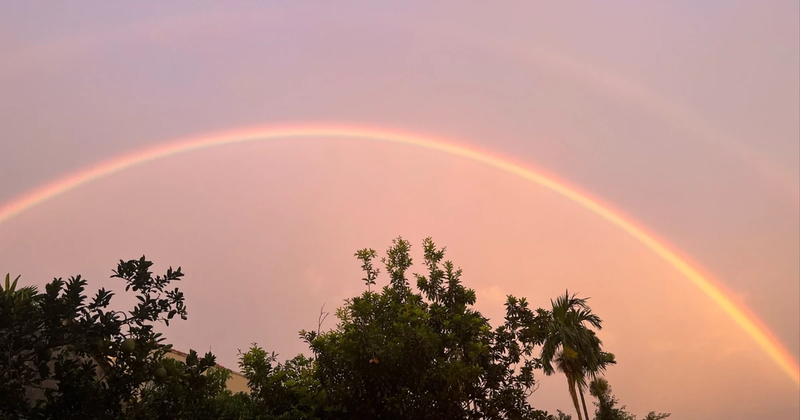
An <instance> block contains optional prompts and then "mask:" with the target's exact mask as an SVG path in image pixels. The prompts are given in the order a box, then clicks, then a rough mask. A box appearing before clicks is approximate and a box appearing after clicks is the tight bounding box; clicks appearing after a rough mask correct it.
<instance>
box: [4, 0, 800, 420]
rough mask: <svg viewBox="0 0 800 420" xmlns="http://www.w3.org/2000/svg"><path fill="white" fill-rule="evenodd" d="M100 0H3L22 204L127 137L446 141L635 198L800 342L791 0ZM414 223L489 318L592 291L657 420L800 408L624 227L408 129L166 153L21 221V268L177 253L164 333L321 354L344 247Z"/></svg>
mask: <svg viewBox="0 0 800 420" xmlns="http://www.w3.org/2000/svg"><path fill="white" fill-rule="evenodd" d="M439 4H442V3H439ZM85 6H86V7H83V6H79V5H71V6H70V7H69V8H68V9H69V10H67V9H65V10H63V11H62V12H61V13H56V12H58V10H55V9H58V7H60V6H54V7H55V9H54V10H53V13H52V14H48V15H42V14H41V13H37V11H36V10H33V9H29V7H30V6H26V5H23V4H19V5H14V6H10V5H3V6H0V16H2V17H0V28H2V29H0V39H2V40H3V41H2V43H0V53H2V54H3V56H4V57H7V59H6V61H7V62H8V63H11V65H10V66H7V67H5V66H4V68H0V90H2V91H3V92H4V95H2V97H0V105H2V107H3V113H0V138H3V139H4V140H3V141H2V142H0V202H7V201H9V200H11V199H13V198H14V197H15V196H17V195H19V194H22V193H23V192H25V191H28V190H30V189H32V188H35V187H36V186H37V185H39V184H41V183H43V182H46V181H48V180H52V179H55V178H57V177H59V176H62V175H64V174H66V173H69V172H72V171H75V170H78V169H80V168H81V167H84V166H86V165H89V164H91V163H95V162H97V161H99V160H102V159H106V158H110V157H112V156H115V155H119V154H123V153H125V152H126V151H131V150H136V149H140V148H142V147H146V146H150V145H154V144H156V143H158V142H163V141H166V140H169V139H173V138H178V137H181V138H182V137H187V136H191V135H196V134H201V133H206V132H210V131H218V130H224V129H231V128H236V127H242V126H251V125H254V124H280V123H292V122H298V121H308V122H346V123H351V124H364V125H369V126H373V127H387V128H398V129H403V130H404V131H413V132H419V133H424V134H430V135H441V136H445V137H448V138H451V139H454V140H457V141H459V142H460V143H462V144H465V145H474V146H477V147H480V148H482V149H485V150H490V151H492V152H494V153H496V154H499V155H505V156H510V157H513V158H514V160H516V161H519V162H526V163H527V164H529V165H530V166H531V167H534V168H542V169H544V170H546V171H547V172H550V173H555V174H557V175H558V176H559V177H561V178H563V179H566V180H568V181H569V182H570V183H572V184H574V185H577V186H579V187H580V188H581V189H582V190H585V191H590V192H591V193H592V194H593V195H595V196H598V197H600V198H602V199H603V200H604V201H606V202H609V203H611V204H612V205H613V206H614V207H616V208H620V209H622V210H623V211H625V212H626V213H627V214H629V215H631V216H633V217H634V218H635V219H636V220H638V221H639V222H641V223H642V224H643V225H645V226H646V227H647V228H648V229H649V230H651V231H654V232H656V233H657V234H658V235H659V236H660V237H662V238H665V239H666V240H667V241H669V242H670V243H671V244H673V245H674V246H675V247H676V248H678V249H680V250H681V252H683V253H684V254H686V255H689V256H690V257H691V258H692V259H693V260H695V261H697V262H699V263H700V264H702V266H703V267H704V268H705V269H706V270H707V271H709V272H710V273H712V274H713V275H714V276H715V277H716V278H719V279H720V280H721V281H722V282H723V283H724V284H725V285H726V286H727V287H728V289H729V290H731V291H732V293H733V294H734V295H735V296H736V298H737V299H739V301H740V302H743V303H744V304H746V305H747V306H748V307H749V308H750V309H751V310H752V311H753V312H755V313H756V314H758V316H759V317H760V318H761V319H762V320H763V321H764V322H765V323H766V324H767V325H768V326H769V327H770V328H771V329H772V331H773V332H774V333H775V334H776V336H777V337H778V338H779V339H780V340H781V341H782V343H783V344H784V345H785V346H786V348H787V349H788V350H789V352H790V354H791V355H792V356H793V357H794V359H795V360H797V359H798V355H800V321H798V320H799V319H800V284H798V283H799V282H798V278H800V263H799V262H798V255H799V254H800V246H799V245H798V243H799V242H800V233H799V232H800V222H798V207H797V194H798V192H800V185H798V182H797V180H798V179H800V162H798V160H800V152H799V151H798V138H799V137H800V134H798V127H800V120H799V119H798V114H799V113H800V109H799V108H798V106H799V105H798V102H800V94H799V93H798V92H800V87H798V86H800V85H799V84H798V80H797V74H798V73H799V72H800V65H798V53H797V51H798V50H799V49H800V45H799V42H798V37H797V33H798V30H799V29H798V10H797V5H788V4H786V3H781V2H763V3H761V2H760V3H759V4H758V5H756V4H755V3H750V2H726V3H719V4H715V5H714V7H711V5H705V6H699V5H693V3H690V2H675V3H670V4H669V5H666V4H661V5H648V6H644V5H641V4H638V3H633V2H619V3H612V4H603V5H602V7H601V6H600V5H588V6H585V7H586V8H585V9H577V8H573V7H568V6H555V5H547V6H544V5H537V6H536V7H531V6H524V5H522V4H519V5H517V6H515V7H510V6H507V7H503V8H500V7H497V6H494V7H493V8H492V9H485V8H482V7H478V6H466V7H455V6H454V5H451V6H450V7H449V8H448V7H444V6H436V7H432V6H427V5H425V3H416V4H415V3H413V2H411V3H404V5H403V6H397V5H395V6H392V7H391V8H389V7H388V6H385V7H384V8H377V7H375V6H367V5H365V4H360V5H356V4H355V3H353V4H347V5H346V6H337V7H336V9H333V8H329V7H326V6H318V7H298V6H289V5H288V4H286V5H283V6H273V7H272V8H265V7H264V8H260V9H249V8H247V7H245V6H230V7H226V9H225V10H221V9H220V10H215V9H214V7H213V6H207V7H206V8H205V9H201V8H197V7H190V6H191V5H190V4H189V3H185V4H181V3H179V2H177V3H175V4H172V5H170V6H159V8H156V7H150V6H147V7H145V6H124V7H125V9H113V8H108V9H98V8H96V7H89V5H88V3H87V4H86V5H85ZM120 7H123V6H120ZM559 60H560V61H559ZM620 83H621V84H622V85H620ZM625 89H628V90H625ZM626 92H627V93H626ZM630 92H645V93H646V94H643V95H640V96H636V95H631V94H630ZM678 117H680V118H678ZM167 203H168V204H167ZM109 232H113V234H111V233H109ZM397 235H403V236H404V237H405V238H407V239H409V240H411V241H412V242H413V243H414V244H415V245H417V246H418V245H419V243H420V241H421V239H422V238H424V237H425V236H433V237H434V239H435V240H436V241H437V242H438V243H439V244H441V245H445V246H447V247H448V249H449V256H450V258H452V259H453V261H454V262H455V263H456V264H457V265H460V266H461V267H462V268H464V270H465V276H464V280H465V282H466V283H467V285H469V286H471V287H474V288H475V289H476V290H477V291H478V298H479V303H478V306H479V307H480V308H481V309H482V310H483V311H484V312H485V313H486V314H487V315H489V316H490V317H492V318H493V319H499V317H500V315H501V308H502V307H501V305H502V298H503V296H504V295H505V294H507V293H512V294H515V295H521V296H527V297H528V298H529V299H530V300H531V301H532V302H533V304H534V305H542V306H544V305H547V304H548V302H549V298H551V297H553V296H555V295H557V294H558V293H560V292H562V291H563V289H564V288H566V287H568V288H569V289H570V290H574V291H578V292H580V293H581V294H582V295H586V296H591V297H592V300H591V301H590V302H591V304H592V307H593V308H594V309H595V311H596V312H598V313H599V314H600V315H601V317H603V319H604V320H605V322H606V326H607V327H606V328H605V329H604V330H603V332H602V334H601V337H602V338H603V339H604V342H605V344H606V346H607V348H608V349H609V350H610V351H613V352H614V353H615V354H616V355H617V357H618V359H619V365H618V366H616V367H614V368H613V369H612V370H611V371H610V372H609V374H608V378H609V380H610V382H611V384H612V386H613V387H614V391H615V393H616V394H617V396H618V397H619V398H620V400H621V401H622V402H623V403H624V404H627V405H628V407H629V408H630V409H631V410H632V411H634V412H636V413H639V414H644V413H646V412H647V411H649V410H659V411H670V412H673V413H675V414H674V418H708V419H751V418H792V417H793V415H797V414H798V413H800V411H798V410H800V399H798V396H797V395H798V392H797V391H798V388H797V385H796V384H794V383H793V382H792V381H791V380H790V379H788V377H787V376H786V375H785V374H784V373H782V372H781V371H780V370H779V369H778V368H777V367H776V365H775V364H774V363H772V362H771V361H770V360H768V359H767V358H766V357H765V355H764V353H763V352H762V351H761V350H760V349H759V348H758V347H757V346H756V345H755V343H753V342H752V340H750V339H749V338H748V337H747V336H746V335H745V334H744V333H743V332H742V331H741V329H740V328H739V327H738V326H737V325H735V324H734V323H733V322H732V321H731V320H730V319H729V318H727V316H725V315H724V314H723V313H722V311H721V310H719V309H718V308H717V307H715V306H714V305H713V304H712V303H711V301H710V300H709V299H708V298H706V297H705V296H704V295H702V294H701V292H699V291H698V290H697V289H696V288H694V287H693V286H691V284H690V283H689V282H688V281H687V280H686V279H684V278H682V277H681V276H680V275H679V274H678V273H677V272H675V270H674V269H672V268H671V267H670V266H668V265H667V264H666V263H665V262H664V261H662V260H660V259H659V258H658V257H656V256H655V255H653V254H652V252H650V251H648V250H647V249H645V248H644V247H643V246H642V245H641V244H639V243H637V242H635V241H634V240H633V239H632V238H630V237H629V236H627V235H626V234H625V233H624V232H622V231H620V230H619V229H617V228H614V227H613V226H611V225H610V224H608V223H607V222H605V221H603V220H602V219H600V218H598V217H597V216H596V215H593V214H591V213H589V212H587V211H586V210H585V209H583V208H581V207H579V206H577V205H575V204H574V203H570V202H568V201H566V200H564V199H563V198H561V197H558V196H556V195H554V194H553V193H551V192H548V191H546V190H544V189H542V188H541V187H537V186H535V185H532V184H530V183H527V182H525V181H523V180H520V179H517V178H515V177H513V176H511V175H509V174H506V173H502V172H500V171H497V170H495V169H491V168H487V167H484V166H480V165H478V164H475V163H472V162H468V161H464V160H463V159H459V158H455V157H450V156H446V155H442V154H438V153H434V152H430V151H425V150H420V149H414V148H410V147H408V146H402V145H387V144H376V143H370V142H364V141H357V140H332V139H324V138H321V139H317V140H310V141H303V142H297V141H293V140H285V141H273V142H264V143H255V144H244V145H232V146H225V147H220V148H215V149H210V150H204V151H198V152H192V153H187V154H184V155H179V156H176V157H173V158H169V159H166V160H162V161H157V162H152V163H149V164H147V165H143V166H140V167H137V168H135V169H131V170H128V171H125V172H121V173H118V174H115V175H113V176H109V177H107V178H104V179H101V180H99V181H96V182H93V183H91V184H87V185H85V186H83V187H81V188H79V189H76V190H74V191H73V192H70V193H68V194H66V195H64V196H61V197H58V198H56V199H54V200H51V201H49V202H47V203H45V204H43V205H41V206H38V207H35V208H33V209H31V210H29V211H27V212H25V213H23V214H22V215H20V216H18V217H16V218H14V219H12V220H10V221H8V222H6V223H3V224H0V272H6V271H8V272H11V273H12V274H22V275H23V279H24V280H25V281H26V282H27V283H26V284H32V283H35V284H42V283H44V282H45V281H47V280H49V279H51V278H52V277H54V276H65V277H66V276H69V275H73V274H79V273H80V274H83V275H85V276H88V277H89V278H90V279H92V283H91V284H92V285H96V286H100V285H105V284H107V281H106V280H105V279H106V278H107V277H108V274H109V273H110V269H111V268H113V266H114V263H115V261H116V260H118V259H120V258H126V259H127V258H135V257H138V256H140V255H141V254H143V253H144V254H146V255H147V256H148V257H150V258H151V259H153V260H154V261H155V262H156V264H157V265H158V266H159V267H161V268H166V267H165V266H166V265H169V264H172V265H181V266H183V268H184V270H185V271H186V272H187V281H186V284H185V285H184V286H183V287H184V288H185V289H186V291H187V295H188V303H189V310H190V319H189V321H188V322H186V323H182V324H176V325H175V326H174V327H171V328H170V329H169V330H168V334H167V335H168V337H170V338H171V339H172V340H173V341H174V342H175V343H176V345H177V346H178V347H179V348H182V349H188V348H189V347H191V348H196V349H198V350H207V349H208V348H209V347H211V348H212V349H213V350H214V352H215V353H216V354H218V356H219V357H220V361H221V362H222V363H223V364H226V365H229V366H235V356H236V349H237V348H244V347H246V346H247V345H248V344H249V343H250V342H252V341H258V342H259V343H260V344H261V345H263V346H265V347H267V348H269V349H274V350H275V351H278V352H279V353H281V354H282V355H284V356H289V355H292V354H293V353H297V352H299V351H303V350H304V348H303V346H302V343H301V342H300V341H299V340H298V339H297V331H298V330H299V329H301V328H310V327H313V326H314V325H315V323H316V318H317V314H318V311H319V306H320V305H322V303H326V304H327V306H326V308H330V309H332V308H333V307H335V306H337V305H339V304H340V303H341V299H343V298H345V297H347V296H350V295H353V294H356V293H359V292H360V291H361V289H362V285H361V282H360V281H359V278H360V273H359V272H358V263H357V262H356V261H355V259H353V258H352V253H353V252H354V251H355V250H356V249H358V248H363V247H373V248H376V249H378V250H381V251H382V250H385V248H386V247H387V246H388V245H389V243H390V240H391V239H392V238H393V237H395V236H397ZM416 255H418V254H416ZM330 322H331V323H332V320H331V321H330ZM542 382H543V383H542V386H541V388H540V389H539V391H537V392H536V393H535V394H534V396H533V402H534V405H536V406H537V407H540V408H544V409H548V410H554V409H555V408H561V409H562V410H566V411H568V412H571V410H570V409H569V407H570V402H569V396H568V393H567V392H566V389H565V387H564V386H563V379H562V378H544V379H543V380H542Z"/></svg>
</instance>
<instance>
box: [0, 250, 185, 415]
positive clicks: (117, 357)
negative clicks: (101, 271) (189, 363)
mask: <svg viewBox="0 0 800 420" xmlns="http://www.w3.org/2000/svg"><path fill="white" fill-rule="evenodd" d="M151 265H152V263H151V262H149V261H147V260H146V259H145V257H142V258H141V259H139V260H130V261H120V262H119V264H118V266H117V269H116V270H115V271H114V274H113V276H112V277H113V278H119V279H122V280H123V281H124V282H125V290H126V291H129V290H130V291H133V292H134V293H136V296H137V299H138V300H139V303H138V304H137V305H135V306H134V307H133V308H132V309H131V310H130V311H127V312H121V311H115V310H111V309H110V308H109V305H110V303H111V299H112V297H113V296H114V294H113V293H111V292H109V291H107V290H105V289H100V290H99V291H98V292H97V294H96V295H95V297H94V299H92V300H91V301H89V302H88V303H87V296H86V295H85V294H84V289H85V286H86V280H84V279H83V278H81V277H80V276H77V277H72V278H70V279H69V280H67V281H64V280H62V279H60V278H57V279H55V280H53V281H52V282H50V283H49V284H47V285H46V286H45V292H44V293H40V292H39V291H38V290H37V289H36V288H33V287H27V288H23V289H19V290H17V289H16V284H17V281H16V280H15V281H14V282H13V284H10V283H9V281H8V276H7V277H6V279H7V281H6V285H5V287H4V288H3V287H0V292H1V293H0V417H4V418H55V417H58V418H63V419H70V418H76V419H77V418H81V419H83V418H98V419H101V418H125V417H127V416H131V415H133V413H136V412H137V411H138V410H139V407H140V405H141V404H142V400H141V398H140V397H141V396H142V392H143V390H144V389H145V386H146V385H147V384H148V383H150V382H152V381H154V380H156V379H157V376H158V374H159V373H160V372H161V371H160V369H163V366H162V359H163V358H164V357H163V356H164V353H165V352H166V351H167V349H169V346H165V345H162V342H163V338H162V336H161V333H158V332H156V331H155V329H154V327H155V325H156V324H158V323H163V324H166V325H168V324H169V321H170V320H171V319H173V318H174V317H175V316H179V317H180V318H182V319H186V314H187V312H186V305H185V303H184V296H183V293H182V292H180V291H179V290H178V289H177V288H175V289H173V290H168V287H169V286H170V285H171V284H172V283H173V282H176V281H179V280H180V279H181V277H183V273H182V272H181V269H180V268H178V269H177V270H173V269H172V268H169V269H168V270H167V272H166V274H165V275H164V276H155V277H153V275H152V273H151V272H150V270H149V269H150V267H151Z"/></svg>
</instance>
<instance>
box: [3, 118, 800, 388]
mask: <svg viewBox="0 0 800 420" xmlns="http://www.w3.org/2000/svg"><path fill="white" fill-rule="evenodd" d="M313 137H327V138H350V139H361V140H370V141H382V142H388V143H399V144H404V145H408V146H416V147H421V148H425V149H428V150H434V151H438V152H442V153H446V154H449V155H452V156H458V157H462V158H466V159H469V160H472V161H474V162H479V163H482V164H485V165H488V166H490V167H494V168H497V169H500V170H502V171H505V172H507V173H510V174H514V175H517V176H519V177H521V178H524V179H526V180H528V181H531V182H533V183H535V184H538V185H539V186H542V187H544V188H547V189H548V190H550V191H552V192H555V193H557V194H560V195H561V196H563V197H564V198H566V199H568V200H570V201H572V202H574V203H575V204H578V205H579V206H581V207H583V208H585V209H586V210H589V211H591V212H592V213H594V214H596V215H597V216H600V217H601V218H603V219H604V220H606V221H607V222H609V223H611V224H613V225H615V226H617V227H618V228H620V229H622V230H623V231H625V232H626V233H628V234H629V235H630V236H632V237H633V238H635V239H636V240H638V241H639V242H640V243H641V244H642V245H644V246H646V247H647V248H649V249H650V250H651V251H653V252H654V253H656V254H657V255H658V256H659V257H661V258H662V259H663V260H664V261H665V262H667V263H668V264H669V265H670V266H672V267H673V268H674V269H675V270H677V271H678V272H679V273H681V274H682V275H683V276H684V277H686V279H688V280H689V281H690V282H691V283H692V284H694V285H695V286H697V288H699V289H700V290H701V291H702V292H703V293H705V294H706V296H708V297H709V298H710V299H711V300H712V301H713V302H714V303H715V304H716V305H717V306H718V307H719V308H720V309H722V310H723V311H724V312H725V313H726V314H727V315H728V316H729V317H730V318H731V319H732V320H733V321H734V322H735V323H736V324H737V325H739V326H740V327H741V328H742V329H743V330H744V331H745V333H746V334H747V335H748V336H749V337H750V338H752V339H753V341H755V343H756V344H757V345H758V346H759V347H760V348H761V349H762V350H763V351H764V353H766V354H767V355H768V356H769V358H770V359H771V360H772V361H774V362H775V364H776V365H777V366H778V367H779V368H780V369H781V370H782V371H784V372H785V373H786V374H787V375H788V376H789V377H790V378H791V379H792V380H793V381H794V382H795V384H797V385H800V367H799V366H798V364H797V362H796V361H795V360H794V359H793V357H792V356H791V355H790V354H789V352H788V351H787V350H786V349H785V348H784V346H783V345H782V344H781V343H780V341H778V340H777V338H776V337H775V336H774V335H773V334H772V333H771V332H770V331H769V329H768V328H767V327H766V326H765V325H764V324H763V323H762V322H761V321H759V320H758V318H757V317H756V316H755V315H754V314H752V313H751V312H750V311H749V310H748V309H747V308H745V307H744V306H743V305H741V304H737V303H736V302H735V300H734V299H733V298H732V297H731V295H730V294H729V293H728V292H726V291H725V287H724V286H723V285H722V284H721V283H719V282H718V281H716V280H713V279H712V278H711V277H710V276H708V275H706V274H704V273H703V272H702V271H701V269H700V268H698V267H697V265H695V264H692V263H690V262H689V259H688V258H686V257H684V256H681V255H680V254H679V253H678V252H677V251H675V250H674V249H671V248H670V247H669V246H668V245H667V244H666V243H665V242H664V241H663V240H661V239H659V238H658V237H656V236H655V235H653V234H652V233H648V232H647V231H646V230H645V229H644V228H642V227H640V226H638V225H637V223H636V222H634V221H633V220H631V219H630V218H629V217H627V216H624V215H623V214H622V213H620V212H618V211H616V210H613V209H612V208H611V207H610V206H608V205H605V204H602V203H601V202H600V201H598V200H597V199H594V198H592V197H591V196H590V195H589V194H586V193H583V192H580V191H579V190H578V189H576V188H574V187H571V186H569V185H567V184H566V183H564V182H562V181H559V180H557V179H556V178H554V177H552V176H549V175H544V174H543V173H541V172H537V171H534V170H532V169H527V168H525V167H524V166H522V165H520V164H517V163H514V162H513V161H511V160H509V159H506V158H500V157H496V156H492V155H491V154H488V153H486V152H484V151H481V150H478V149H474V148H467V147H464V146H459V145H457V144H455V143H452V142H448V141H444V140H441V139H436V138H432V137H424V136H420V135H415V134H408V133H402V132H397V131H388V130H380V129H370V128H363V127H346V126H286V127H266V128H264V127H262V128H251V129H244V130H236V131H231V132H225V133H220V134H216V135H209V136H204V137H198V138H190V139H186V140H179V141H174V142H169V143H167V144H165V145H158V146H155V147H152V148H148V149H144V150H141V151H138V152H134V153H130V154H126V155H124V156H121V157H116V158H113V159H110V160H108V161H105V162H101V163H99V164H97V165H94V166H91V167H88V168H86V169H83V170H81V171H79V172H76V173H74V174H72V175H69V176H66V177H63V178H61V179H58V180H56V181H54V182H51V183H49V184H46V185H44V186H42V187H41V188H38V189H36V190H34V191H32V192H30V193H28V194H25V195H23V196H21V197H19V198H17V199H15V200H12V201H11V202H10V203H8V204H6V205H5V206H3V207H0V224H2V223H3V222H6V221H8V220H10V219H11V218H13V217H14V216H17V215H19V214H20V213H22V212H24V211H26V210H28V209H30V208H31V207H34V206H36V205H38V204H41V203H43V202H45V201H47V200H49V199H52V198H54V197H56V196H59V195H61V194H64V193H66V192H68V191H70V190H73V189H75V188H77V187H79V186H81V185H83V184H86V183H88V182H90V181H93V180H95V179H99V178H102V177H105V176H107V175H110V174H113V173H116V172H119V171H122V170H125V169H128V168H131V167H134V166H137V165H140V164H143V163H146V162H150V161H153V160H156V159H161V158H166V157H169V156H173V155H177V154H179V153H184V152H189V151H193V150H200V149H206V148H210V147H215V146H222V145H226V144H235V143H245V142H252V141H262V140H271V139H278V138H313Z"/></svg>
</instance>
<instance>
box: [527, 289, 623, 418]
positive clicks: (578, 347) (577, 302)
mask: <svg viewBox="0 0 800 420" xmlns="http://www.w3.org/2000/svg"><path fill="white" fill-rule="evenodd" d="M587 300H588V298H578V297H577V295H575V294H573V295H570V294H569V291H567V292H565V293H564V295H562V296H559V297H557V298H556V299H555V300H552V301H551V309H550V310H549V311H546V310H539V314H538V318H539V320H538V321H537V322H538V324H539V325H540V326H539V334H541V336H540V338H539V341H540V342H541V343H542V351H541V354H540V358H541V362H542V367H543V370H544V373H545V374H546V375H552V374H553V373H555V370H556V369H555V368H554V366H553V363H554V362H555V363H556V365H557V368H558V370H559V371H561V372H562V373H563V374H564V376H565V377H566V379H567V386H568V389H569V392H570V396H571V397H572V402H573V405H574V406H575V411H576V412H577V414H578V420H583V416H582V415H581V404H580V403H579V402H578V395H580V399H581V402H582V403H583V408H584V415H585V416H586V420H588V417H589V415H588V410H587V409H586V401H585V399H584V397H583V389H584V388H585V387H586V375H587V374H591V375H594V374H596V372H598V371H600V370H603V369H605V367H606V366H607V365H608V364H611V363H615V362H614V359H613V355H610V354H608V353H604V352H603V351H602V350H601V345H602V342H601V341H600V339H599V338H598V337H597V335H596V334H595V333H594V331H592V330H591V329H590V327H594V328H596V329H598V330H599V329H601V328H602V320H601V319H600V317H598V316H597V315H595V314H594V313H592V310H591V308H589V306H588V305H587V303H586V302H587Z"/></svg>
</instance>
